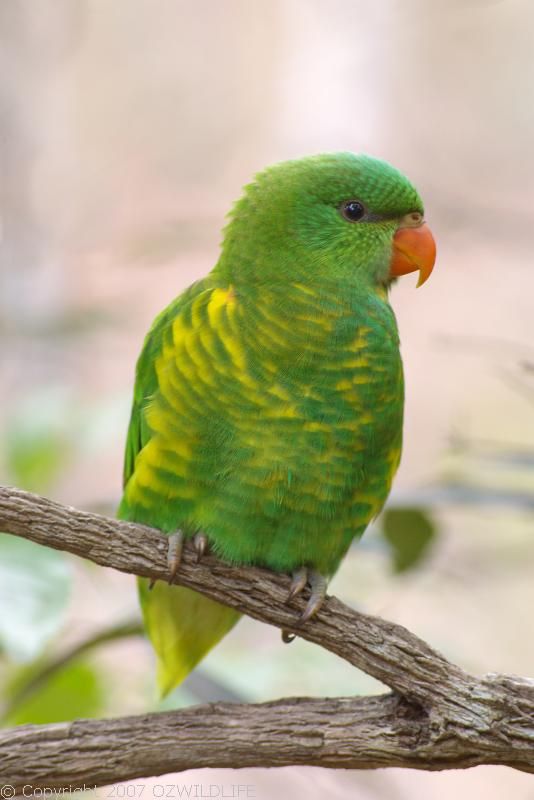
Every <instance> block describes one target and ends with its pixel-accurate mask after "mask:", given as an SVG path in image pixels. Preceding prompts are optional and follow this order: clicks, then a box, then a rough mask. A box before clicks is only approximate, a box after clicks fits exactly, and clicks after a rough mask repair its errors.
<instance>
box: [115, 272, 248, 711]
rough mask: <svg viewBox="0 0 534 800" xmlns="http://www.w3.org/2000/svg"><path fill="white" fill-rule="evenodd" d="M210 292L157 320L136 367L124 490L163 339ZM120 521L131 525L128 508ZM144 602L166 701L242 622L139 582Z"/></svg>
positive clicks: (196, 287)
mask: <svg viewBox="0 0 534 800" xmlns="http://www.w3.org/2000/svg"><path fill="white" fill-rule="evenodd" d="M205 288H207V287H206V282H205V281H199V282H198V283H196V284H193V286H191V287H190V288H189V289H187V290H186V291H185V292H184V293H183V294H182V295H180V297H178V298H177V299H176V300H174V301H173V302H172V303H171V304H170V305H169V306H168V307H167V308H166V309H165V310H164V311H162V313H161V314H159V316H158V317H156V319H155V320H154V323H153V325H152V327H151V329H150V331H149V333H148V335H147V337H146V339H145V342H144V345H143V349H142V351H141V355H140V357H139V360H138V362H137V367H136V378H135V388H134V397H133V404H132V412H131V416H130V424H129V427H128V435H127V440H126V451H125V455H124V472H123V485H124V486H126V484H127V483H128V481H129V480H130V478H131V477H132V475H133V473H134V471H135V461H136V458H137V455H138V453H139V452H140V451H141V450H142V448H143V447H144V446H145V445H146V444H147V442H148V441H149V439H150V435H151V433H150V429H149V427H148V425H147V423H146V418H145V409H146V406H147V404H148V403H149V402H150V400H151V398H152V397H153V396H154V394H155V393H156V392H157V391H158V380H157V375H156V370H155V362H156V359H157V357H158V356H159V354H160V353H161V349H162V346H163V340H164V334H165V331H166V329H167V327H168V326H169V325H171V324H172V322H173V321H174V320H175V319H176V317H177V316H178V315H179V314H180V312H181V310H182V309H183V308H184V307H185V306H187V304H188V303H189V302H191V300H192V299H193V298H194V297H195V296H196V295H197V294H199V293H200V292H202V291H203V290H204V289H205ZM119 516H124V517H127V518H128V519H132V516H131V509H128V508H127V507H126V506H125V505H124V503H123V504H121V507H120V508H119ZM138 589H139V599H140V603H141V610H142V612H143V619H144V623H145V628H146V630H147V633H148V635H149V637H150V639H151V641H152V645H153V647H154V650H155V651H156V655H157V662H158V665H157V678H158V686H159V689H160V692H161V694H162V695H165V694H167V693H168V692H169V691H171V689H173V688H174V687H175V686H176V685H177V684H178V683H180V682H181V681H182V680H183V679H184V678H185V677H186V676H187V675H188V674H189V672H191V670H192V669H194V667H195V666H196V665H197V664H198V662H199V661H200V660H201V659H202V658H203V657H204V656H205V655H206V653H207V652H208V651H209V650H211V648H212V647H214V646H215V645H216V644H217V643H218V642H219V641H220V640H221V639H222V637H223V636H224V635H225V634H226V633H228V631H229V630H230V629H231V628H232V627H233V626H234V625H235V623H236V622H237V621H238V619H239V618H240V614H238V613H237V612H236V611H234V610H233V609H231V608H227V607H226V606H222V605H220V604H219V603H215V602H214V601H213V600H210V599H209V598H207V597H204V596H203V595H200V594H198V593H197V592H194V591H192V590H191V589H186V588H185V587H183V586H169V585H167V584H165V583H158V584H157V585H156V586H155V587H154V589H153V590H152V591H151V590H150V589H149V581H148V580H146V579H145V578H138Z"/></svg>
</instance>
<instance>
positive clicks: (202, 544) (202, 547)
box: [193, 532, 208, 564]
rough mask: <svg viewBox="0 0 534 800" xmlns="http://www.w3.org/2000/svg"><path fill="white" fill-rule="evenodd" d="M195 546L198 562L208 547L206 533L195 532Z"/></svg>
mask: <svg viewBox="0 0 534 800" xmlns="http://www.w3.org/2000/svg"><path fill="white" fill-rule="evenodd" d="M193 547H194V548H195V550H196V554H197V564H198V562H199V561H200V559H201V558H202V556H203V555H204V553H205V552H206V550H207V549H208V537H207V536H206V534H205V533H202V532H199V533H195V535H194V536H193Z"/></svg>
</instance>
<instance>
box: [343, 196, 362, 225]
mask: <svg viewBox="0 0 534 800" xmlns="http://www.w3.org/2000/svg"><path fill="white" fill-rule="evenodd" d="M340 211H341V213H342V215H343V216H344V217H345V219H346V220H347V221H348V222H359V220H361V218H362V217H363V216H364V215H365V208H364V206H363V204H362V203H360V201H359V200H346V201H345V202H344V203H342V204H341V209H340Z"/></svg>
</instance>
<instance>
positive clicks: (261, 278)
mask: <svg viewBox="0 0 534 800" xmlns="http://www.w3.org/2000/svg"><path fill="white" fill-rule="evenodd" d="M349 201H357V202H358V203H360V204H361V206H362V207H363V211H364V214H363V216H362V217H361V219H359V220H358V221H350V220H348V219H347V218H346V217H345V216H344V214H343V209H344V207H345V206H344V204H346V203H347V202H349ZM411 212H419V213H423V206H422V202H421V199H420V197H419V195H418V193H417V191H416V190H415V189H414V187H413V186H412V184H411V183H410V182H409V181H408V180H407V178H405V177H404V175H402V173H400V172H399V171H398V170H396V169H395V168H394V167H392V166H391V165H390V164H387V163H386V162H385V161H380V160H378V159H375V158H371V157H369V156H366V155H354V154H353V153H333V154H325V155H318V156H311V157H309V158H303V159H299V160H297V161H286V162H283V163H281V164H276V165H275V166H273V167H269V168H268V169H266V170H264V171H263V172H261V173H259V174H258V175H257V176H256V178H255V180H254V181H253V182H252V183H251V184H249V185H248V186H246V187H245V192H244V194H243V196H242V197H241V199H240V200H239V201H238V202H237V203H236V204H235V206H234V208H233V210H232V212H231V214H230V222H229V224H228V225H227V227H226V229H225V235H224V241H223V246H222V254H221V259H220V261H219V264H218V266H217V270H218V272H219V273H225V274H226V275H227V276H228V277H229V278H230V279H231V280H232V282H233V283H234V284H235V285H239V284H242V283H243V282H247V281H251V280H253V281H255V282H259V283H264V282H265V283H272V282H273V281H274V282H280V281H285V280H297V279H298V280H307V281H312V282H314V283H317V281H326V282H332V281H335V282H336V283H337V282H339V281H342V282H349V283H351V284H363V285H367V286H369V284H376V283H384V282H386V281H387V273H388V264H389V259H390V256H391V246H392V239H393V235H394V233H395V231H396V229H397V227H398V224H399V221H400V220H401V219H402V217H404V216H405V215H406V214H409V213H411Z"/></svg>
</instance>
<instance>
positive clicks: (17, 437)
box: [4, 388, 72, 493]
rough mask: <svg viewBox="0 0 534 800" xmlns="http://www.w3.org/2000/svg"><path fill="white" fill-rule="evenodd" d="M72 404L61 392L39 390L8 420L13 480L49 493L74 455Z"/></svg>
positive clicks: (8, 461)
mask: <svg viewBox="0 0 534 800" xmlns="http://www.w3.org/2000/svg"><path fill="white" fill-rule="evenodd" d="M71 417H72V409H71V401H70V398H69V397H68V394H67V393H65V392H63V391H61V389H59V388H58V389H55V390H53V389H48V390H42V391H36V392H35V394H34V395H33V396H32V397H31V398H28V399H26V400H25V402H24V403H22V404H21V405H20V406H19V407H18V408H17V411H16V413H14V414H13V415H12V416H11V418H10V419H8V421H7V425H6V434H5V440H4V449H5V463H6V467H7V470H8V476H9V480H10V481H11V482H12V483H13V484H14V485H16V486H19V487H20V488H22V489H27V490H28V491H31V492H41V493H46V492H47V491H49V490H50V488H51V487H52V486H53V485H54V482H55V481H56V479H57V478H58V476H59V475H60V474H61V472H62V471H63V470H64V469H65V468H66V466H67V465H68V462H69V459H70V456H71V450H72V446H71V438H70V432H69V420H70V418H71Z"/></svg>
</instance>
